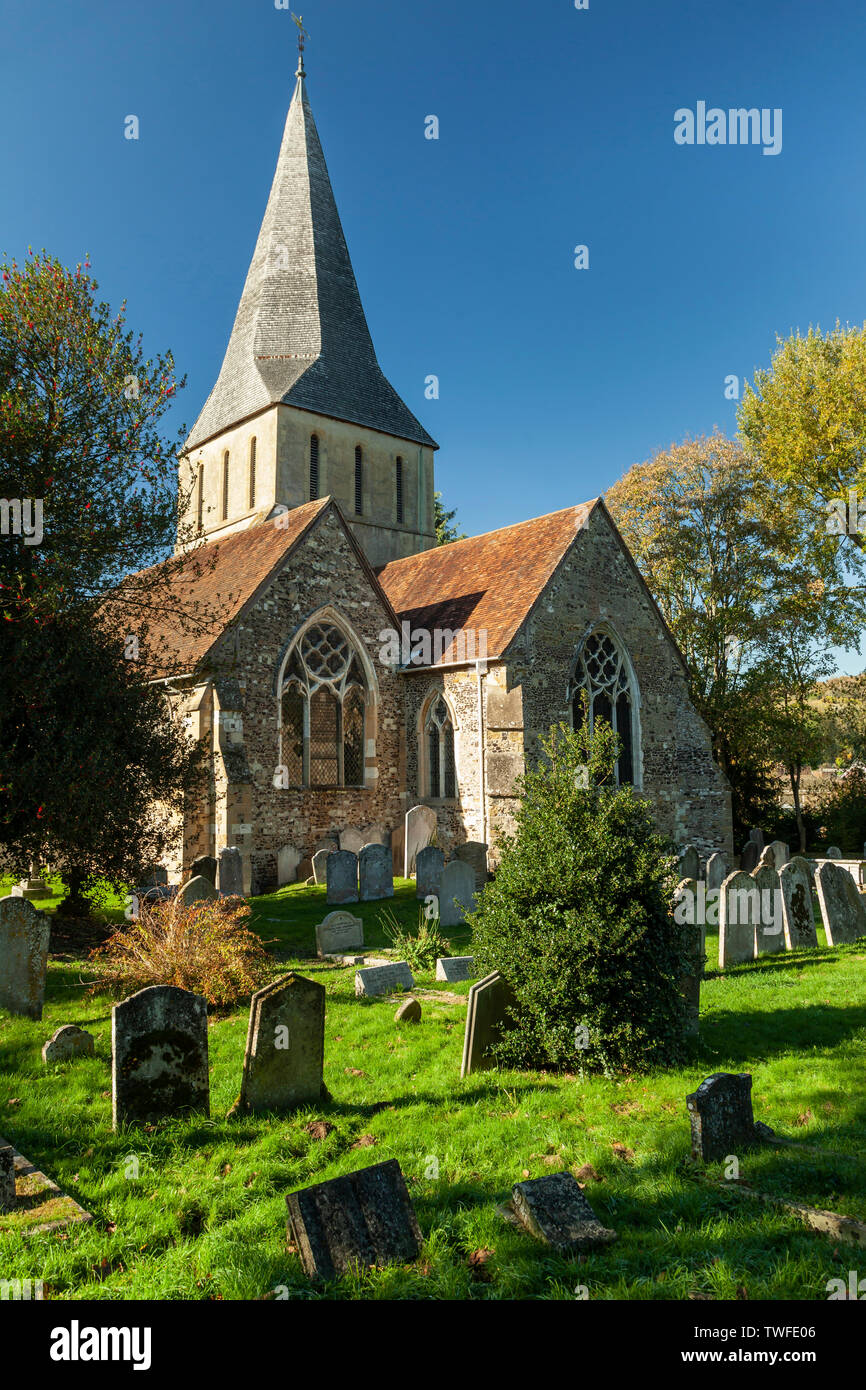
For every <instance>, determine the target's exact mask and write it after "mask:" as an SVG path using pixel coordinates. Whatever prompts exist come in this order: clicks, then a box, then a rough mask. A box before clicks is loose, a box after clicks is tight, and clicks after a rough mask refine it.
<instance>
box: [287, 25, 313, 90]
mask: <svg viewBox="0 0 866 1390" xmlns="http://www.w3.org/2000/svg"><path fill="white" fill-rule="evenodd" d="M291 13H292V19H293V20H294V21H295V23H296V24H297V26H298V74H297V75H298V77H303V76H304V40H305V39H308V38H309V37H310V36H309V34H308V33H307V31H306V29H305V28H304V16H303V15H302V14H301V15H297V14H295V13H294V11H292V12H291Z"/></svg>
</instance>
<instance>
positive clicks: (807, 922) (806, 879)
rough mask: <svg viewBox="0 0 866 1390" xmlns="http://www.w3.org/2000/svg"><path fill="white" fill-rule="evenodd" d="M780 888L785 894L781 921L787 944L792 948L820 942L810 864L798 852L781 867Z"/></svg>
mask: <svg viewBox="0 0 866 1390" xmlns="http://www.w3.org/2000/svg"><path fill="white" fill-rule="evenodd" d="M779 889H780V891H781V894H782V922H783V925H784V929H785V945H786V946H787V948H788V950H789V951H798V950H800V949H803V948H806V949H809V948H812V947H815V946H817V945H818V934H817V932H816V931H815V917H814V914H813V909H812V888H811V874H810V872H809V865H808V864H807V863H806V861H805V859H803V858H801V856H800V855H798V854H795V855H794V857H793V859H791V860H789V862H788V863H787V864H783V865H782V868H781V869H780V870H779Z"/></svg>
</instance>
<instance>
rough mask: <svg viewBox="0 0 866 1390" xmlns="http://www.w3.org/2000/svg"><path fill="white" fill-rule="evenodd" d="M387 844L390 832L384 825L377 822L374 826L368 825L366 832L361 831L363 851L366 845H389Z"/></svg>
mask: <svg viewBox="0 0 866 1390" xmlns="http://www.w3.org/2000/svg"><path fill="white" fill-rule="evenodd" d="M387 843H388V832H387V830H386V829H385V827H384V826H383V825H379V823H378V822H375V823H374V824H373V825H368V826H367V827H366V828H365V829H364V830H362V831H361V848H362V849H363V848H364V845H387ZM341 848H342V846H341Z"/></svg>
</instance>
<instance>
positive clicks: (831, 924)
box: [815, 862, 866, 946]
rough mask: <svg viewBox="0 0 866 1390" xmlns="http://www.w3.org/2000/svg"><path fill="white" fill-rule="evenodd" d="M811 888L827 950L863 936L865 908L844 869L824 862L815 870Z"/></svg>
mask: <svg viewBox="0 0 866 1390" xmlns="http://www.w3.org/2000/svg"><path fill="white" fill-rule="evenodd" d="M815 887H816V889H817V891H818V902H819V903H820V904H821V918H822V920H823V922H824V931H825V932H826V933H827V945H828V946H840V945H844V943H845V942H846V941H858V940H859V939H860V937H861V936H866V905H864V899H863V897H862V896H861V894H860V891H859V889H858V888H857V884H856V883H855V882H854V880H853V878H852V877H851V875H850V874H849V873H848V871H847V870H846V869H842V868H840V867H839V865H838V864H831V863H829V862H826V863H824V864H819V865H818V867H817V869H816V870H815Z"/></svg>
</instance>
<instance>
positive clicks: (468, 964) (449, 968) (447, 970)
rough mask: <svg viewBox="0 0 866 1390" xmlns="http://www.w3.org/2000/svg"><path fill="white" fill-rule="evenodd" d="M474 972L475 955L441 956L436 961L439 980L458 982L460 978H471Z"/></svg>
mask: <svg viewBox="0 0 866 1390" xmlns="http://www.w3.org/2000/svg"><path fill="white" fill-rule="evenodd" d="M474 973H475V957H474V956H440V958H439V960H437V962H436V979H437V980H448V981H450V983H451V984H457V983H458V982H459V981H460V980H471V979H472V976H473V975H474Z"/></svg>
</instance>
